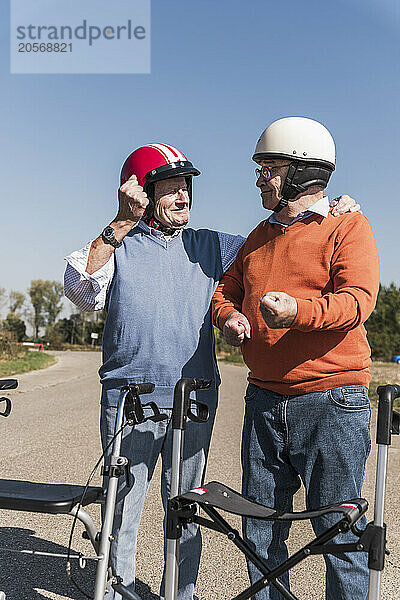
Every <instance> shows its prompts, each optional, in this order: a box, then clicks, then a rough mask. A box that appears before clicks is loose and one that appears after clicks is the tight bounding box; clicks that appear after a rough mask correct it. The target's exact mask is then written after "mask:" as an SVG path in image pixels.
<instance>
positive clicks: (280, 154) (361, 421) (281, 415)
mask: <svg viewBox="0 0 400 600" xmlns="http://www.w3.org/2000/svg"><path fill="white" fill-rule="evenodd" d="M253 159H254V160H255V162H257V163H258V164H259V166H260V168H258V169H256V173H257V186H258V187H259V188H260V191H261V198H262V204H263V206H264V208H266V209H269V210H272V211H273V213H272V215H271V216H270V217H269V219H267V220H266V221H263V222H262V223H260V224H259V225H258V226H257V227H256V229H254V230H253V231H252V232H251V233H250V235H249V236H248V238H247V240H246V242H245V243H244V245H243V246H242V248H241V249H240V250H239V252H238V256H237V258H236V260H235V262H234V264H233V265H232V267H231V268H230V269H229V271H228V272H227V273H226V274H225V275H224V277H223V279H222V281H221V283H220V284H219V286H218V288H217V291H216V293H215V294H214V299H213V305H214V310H213V318H214V323H215V324H216V325H217V326H218V327H219V328H220V329H221V330H222V331H223V333H224V336H225V339H226V341H227V342H228V343H230V344H232V345H234V346H239V345H241V346H242V352H243V357H244V360H245V362H246V364H247V366H248V367H249V369H250V372H249V386H248V388H247V392H246V397H245V400H246V412H245V419H244V425H243V440H242V464H243V493H244V495H245V496H246V497H249V498H251V499H252V500H255V501H257V502H259V503H264V504H266V505H269V506H274V507H275V508H277V509H279V510H282V511H284V512H290V511H291V510H292V502H293V495H294V493H295V492H296V491H297V490H298V489H299V487H300V484H301V482H303V484H304V486H305V490H306V503H307V508H309V509H316V508H318V507H321V506H324V505H328V504H331V503H334V502H338V501H343V500H344V499H350V498H356V497H359V496H360V495H361V487H362V484H363V479H364V470H365V462H366V459H367V456H368V454H369V451H370V431H369V427H370V405H369V400H368V387H367V386H368V383H369V381H370V374H369V365H370V363H371V359H370V348H369V346H368V342H367V339H366V332H365V329H364V326H363V323H364V321H365V320H366V319H367V318H368V317H369V315H370V314H371V312H372V310H373V308H374V305H375V302H376V296H377V292H378V286H379V264H378V257H377V252H376V247H375V242H374V238H373V235H372V231H371V228H370V226H369V223H368V221H367V219H366V218H365V217H363V216H362V215H361V214H360V213H354V214H351V215H343V216H341V217H339V218H338V219H334V218H333V217H332V215H331V214H329V204H328V199H327V198H326V197H324V196H323V190H324V188H325V187H326V186H327V184H328V181H329V178H330V176H331V174H332V172H333V171H334V169H335V145H334V141H333V138H332V136H331V134H330V133H329V131H328V130H327V129H326V128H325V127H323V126H322V125H321V124H320V123H317V122H316V121H313V120H311V119H305V118H300V117H289V118H285V119H280V120H278V121H276V122H274V123H272V124H271V125H270V126H269V127H268V128H267V129H266V130H265V131H264V132H263V134H262V135H261V137H260V139H259V141H258V143H257V146H256V150H255V154H254V156H253ZM331 524H332V521H331V517H322V518H320V519H315V520H314V522H313V527H314V530H315V532H316V533H317V534H320V533H321V532H322V531H324V530H326V529H328V528H329V527H330V526H331ZM289 527H290V524H289V523H288V522H284V521H281V522H279V523H274V524H272V523H271V522H266V521H254V520H252V519H247V520H246V521H245V522H244V532H245V536H246V537H247V539H248V540H249V541H251V542H252V543H254V545H255V547H256V548H257V551H258V552H260V553H261V554H262V555H263V556H264V557H265V558H266V559H267V560H268V562H269V564H270V565H271V567H274V566H276V565H277V564H280V563H281V562H283V561H284V560H285V558H286V557H287V548H286V544H285V540H286V539H287V537H288V535H289ZM350 535H352V534H350ZM347 541H349V538H347ZM324 558H325V561H326V567H327V578H326V582H327V585H326V598H327V600H366V598H367V594H368V591H367V588H368V569H367V555H366V554H365V553H353V554H346V555H345V554H342V555H336V556H333V555H326V556H325V557H324ZM249 574H250V579H251V581H252V583H254V582H255V581H257V580H258V579H259V578H260V573H259V572H258V571H257V569H256V568H255V567H254V566H253V565H251V564H249ZM255 597H256V598H257V600H279V599H280V597H281V596H280V594H279V592H278V591H276V589H275V588H274V587H272V588H271V587H267V588H265V589H264V590H263V591H262V592H260V593H258V594H257V595H256V596H255Z"/></svg>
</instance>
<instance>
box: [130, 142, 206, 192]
mask: <svg viewBox="0 0 400 600" xmlns="http://www.w3.org/2000/svg"><path fill="white" fill-rule="evenodd" d="M133 174H135V175H136V177H137V178H138V182H139V185H141V186H143V188H144V189H145V191H146V187H147V186H148V185H149V184H150V183H154V182H155V181H160V180H161V179H168V178H169V177H179V176H180V175H183V176H185V177H186V176H190V175H200V171H199V170H198V169H196V168H195V167H194V166H193V165H192V163H191V162H190V161H189V160H188V159H187V158H186V156H185V155H184V154H183V153H182V152H181V151H180V150H178V149H177V148H174V147H173V146H169V145H168V144H147V145H146V146H141V147H140V148H138V149H137V150H135V151H134V152H132V154H130V155H129V156H128V158H127V159H126V161H125V162H124V165H123V167H122V170H121V185H122V184H123V183H125V181H127V180H128V179H129V177H131V176H132V175H133Z"/></svg>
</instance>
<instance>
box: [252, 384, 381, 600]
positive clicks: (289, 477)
mask: <svg viewBox="0 0 400 600" xmlns="http://www.w3.org/2000/svg"><path fill="white" fill-rule="evenodd" d="M245 401H246V411H245V418H244V425H243V439H242V466H243V494H244V496H246V497H248V498H250V499H252V500H255V501H257V502H259V503H261V504H265V505H267V506H272V507H275V508H277V509H280V510H283V511H291V510H292V506H293V495H294V493H295V492H296V491H297V490H298V489H299V488H300V484H301V481H302V482H303V484H304V487H305V490H306V503H307V508H308V509H315V508H319V507H321V506H324V505H327V504H331V503H334V502H340V501H344V500H350V499H351V498H357V497H360V496H361V488H362V484H363V480H364V472H365V462H366V459H367V457H368V454H369V452H370V448H371V442H370V416H371V410H370V404H369V400H368V390H367V388H365V387H363V386H360V385H351V386H346V387H341V388H335V389H332V390H328V391H325V392H315V393H311V394H304V395H299V396H284V395H281V394H277V393H275V392H271V391H269V390H266V389H262V388H260V387H258V386H256V385H253V384H249V386H248V388H247V392H246V396H245ZM337 520H338V519H337V515H328V516H324V517H321V518H318V519H314V520H313V522H312V526H313V529H314V532H315V533H316V535H319V534H321V533H322V532H323V531H325V530H326V529H328V528H329V527H331V526H332V525H333V524H334V523H335V522H337ZM365 524H366V520H365V518H364V523H363V522H362V521H361V522H360V525H365ZM243 527H244V536H245V539H247V541H249V542H250V544H251V546H252V547H253V548H254V549H256V550H257V552H258V553H259V554H260V555H261V556H262V557H263V558H265V559H266V560H267V562H268V564H269V565H270V566H271V568H273V567H275V566H277V565H278V564H280V563H282V562H283V561H284V560H285V559H286V558H287V556H288V552H287V548H286V544H285V540H287V538H288V536H289V528H290V523H289V522H283V521H281V522H276V523H273V522H270V521H259V520H255V519H245V520H244V523H243ZM355 539H356V538H355V536H354V534H352V533H348V534H346V535H342V536H337V537H336V538H335V541H336V542H342V543H349V542H352V541H354V540H355ZM324 559H325V563H326V599H327V600H366V599H367V596H368V568H367V554H366V553H363V552H360V553H348V554H340V555H336V556H333V555H331V554H328V555H325V556H324ZM310 560H312V559H310ZM248 569H249V575H250V580H251V582H252V583H254V582H255V581H257V580H258V579H260V577H261V574H260V572H259V571H258V570H257V569H256V568H255V567H254V566H253V565H251V564H250V563H249V564H248ZM282 581H283V582H284V583H286V584H287V585H288V583H289V578H288V576H284V577H282ZM255 598H256V599H257V600H281V599H282V596H281V595H280V594H279V592H278V591H277V590H276V589H275V588H274V587H273V586H271V587H267V588H265V589H264V590H262V591H261V592H259V593H258V594H257V595H256V596H255Z"/></svg>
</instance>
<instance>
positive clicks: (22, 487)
mask: <svg viewBox="0 0 400 600" xmlns="http://www.w3.org/2000/svg"><path fill="white" fill-rule="evenodd" d="M84 489H85V488H84V487H83V486H82V485H68V484H63V483H33V482H32V481H14V480H12V479H0V508H6V509H9V510H26V511H28V512H42V513H53V514H67V513H69V512H70V511H71V509H72V508H73V507H74V506H75V505H76V504H78V503H79V502H80V499H81V496H82V493H83V490H84ZM102 495H103V489H102V488H101V487H89V488H88V489H87V491H86V493H85V497H84V499H83V502H82V506H87V505H88V504H92V503H93V502H96V501H97V500H99V499H100V498H101V496H102Z"/></svg>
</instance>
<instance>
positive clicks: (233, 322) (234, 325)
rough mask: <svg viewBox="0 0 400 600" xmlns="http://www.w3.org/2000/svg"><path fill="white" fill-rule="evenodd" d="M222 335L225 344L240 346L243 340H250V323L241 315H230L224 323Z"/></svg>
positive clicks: (238, 313) (237, 313)
mask: <svg viewBox="0 0 400 600" xmlns="http://www.w3.org/2000/svg"><path fill="white" fill-rule="evenodd" d="M222 333H223V335H224V338H225V341H226V343H227V344H229V345H230V346H240V344H242V343H243V342H244V339H245V338H248V339H250V323H249V322H248V320H247V318H246V317H245V316H244V315H242V313H240V312H236V313H232V314H231V315H230V316H229V317H228V319H227V320H226V321H225V325H224V328H223V330H222Z"/></svg>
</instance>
